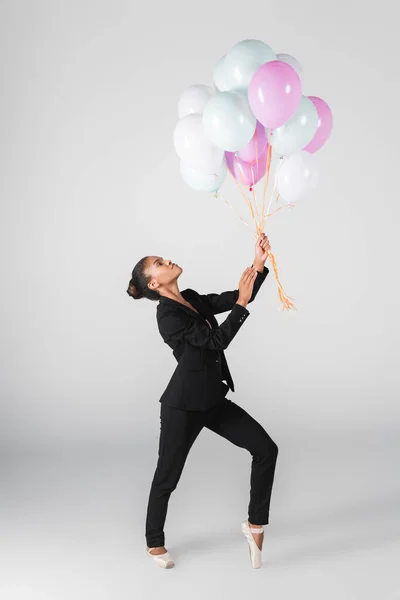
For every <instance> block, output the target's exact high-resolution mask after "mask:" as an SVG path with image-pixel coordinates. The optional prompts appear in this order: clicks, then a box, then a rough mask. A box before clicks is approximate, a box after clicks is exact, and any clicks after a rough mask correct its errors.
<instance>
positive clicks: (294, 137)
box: [271, 96, 318, 156]
mask: <svg viewBox="0 0 400 600" xmlns="http://www.w3.org/2000/svg"><path fill="white" fill-rule="evenodd" d="M317 129H318V111H317V109H316V107H315V105H314V103H313V102H312V101H311V100H310V98H307V96H302V97H301V99H300V103H299V106H298V107H297V110H296V112H295V113H294V115H293V116H292V117H290V119H289V120H288V121H286V123H284V124H283V125H281V126H280V127H277V128H276V129H274V130H273V132H272V137H271V146H272V148H273V149H274V151H275V152H276V153H277V154H279V155H280V156H287V155H288V154H292V152H298V151H299V150H302V149H303V148H305V146H307V144H309V143H310V142H311V140H312V139H313V137H314V135H315V133H316V131H317Z"/></svg>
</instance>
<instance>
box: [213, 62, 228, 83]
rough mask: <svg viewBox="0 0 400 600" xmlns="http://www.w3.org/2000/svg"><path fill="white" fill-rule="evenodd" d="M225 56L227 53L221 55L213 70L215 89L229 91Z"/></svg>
mask: <svg viewBox="0 0 400 600" xmlns="http://www.w3.org/2000/svg"><path fill="white" fill-rule="evenodd" d="M225 57H226V54H224V56H221V58H220V59H219V61H218V62H217V64H216V66H215V67H214V70H213V82H214V86H215V89H216V90H218V91H219V92H227V91H229V85H228V84H227V80H226V73H225Z"/></svg>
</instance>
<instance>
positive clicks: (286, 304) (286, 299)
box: [268, 207, 298, 312]
mask: <svg viewBox="0 0 400 600" xmlns="http://www.w3.org/2000/svg"><path fill="white" fill-rule="evenodd" d="M282 208H283V207H282ZM268 258H269V259H270V261H271V264H272V268H273V270H274V275H275V279H276V281H277V282H278V294H279V299H280V301H281V303H282V305H283V308H282V311H285V310H291V309H294V310H296V311H297V312H298V310H297V308H296V307H295V305H294V304H293V302H290V301H291V300H295V299H296V298H291V297H290V296H288V295H287V294H286V293H285V290H284V289H283V287H282V284H281V282H280V281H279V274H278V273H279V270H278V267H277V266H276V260H275V256H274V255H273V254H272V252H271V251H269V253H268Z"/></svg>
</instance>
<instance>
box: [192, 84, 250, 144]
mask: <svg viewBox="0 0 400 600" xmlns="http://www.w3.org/2000/svg"><path fill="white" fill-rule="evenodd" d="M256 123H257V120H256V118H255V116H254V115H253V113H252V111H251V108H250V106H249V103H248V100H247V97H246V95H245V94H243V93H240V92H217V93H216V95H215V96H213V97H212V98H210V100H209V101H208V102H207V104H206V106H205V107H204V111H203V126H204V133H205V135H206V136H207V137H208V139H209V140H211V142H212V143H213V144H215V145H216V146H218V148H222V149H223V150H228V151H229V152H236V151H237V150H240V149H241V148H244V146H246V144H248V143H249V141H250V140H251V138H252V137H253V135H254V132H255V129H256Z"/></svg>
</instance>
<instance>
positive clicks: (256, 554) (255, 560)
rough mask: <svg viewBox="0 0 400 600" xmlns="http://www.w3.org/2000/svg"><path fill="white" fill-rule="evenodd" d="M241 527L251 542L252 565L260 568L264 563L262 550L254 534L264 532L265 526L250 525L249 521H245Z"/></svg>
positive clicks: (249, 542)
mask: <svg viewBox="0 0 400 600" xmlns="http://www.w3.org/2000/svg"><path fill="white" fill-rule="evenodd" d="M241 528H242V531H243V533H244V535H245V537H246V539H247V542H248V544H249V552H250V561H251V565H252V567H253V568H254V569H259V568H260V567H261V565H262V551H261V550H260V548H259V547H258V546H257V544H256V541H255V539H254V537H253V535H252V534H253V533H262V532H263V531H264V527H263V525H261V526H260V527H250V526H249V523H248V521H243V523H242V524H241Z"/></svg>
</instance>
